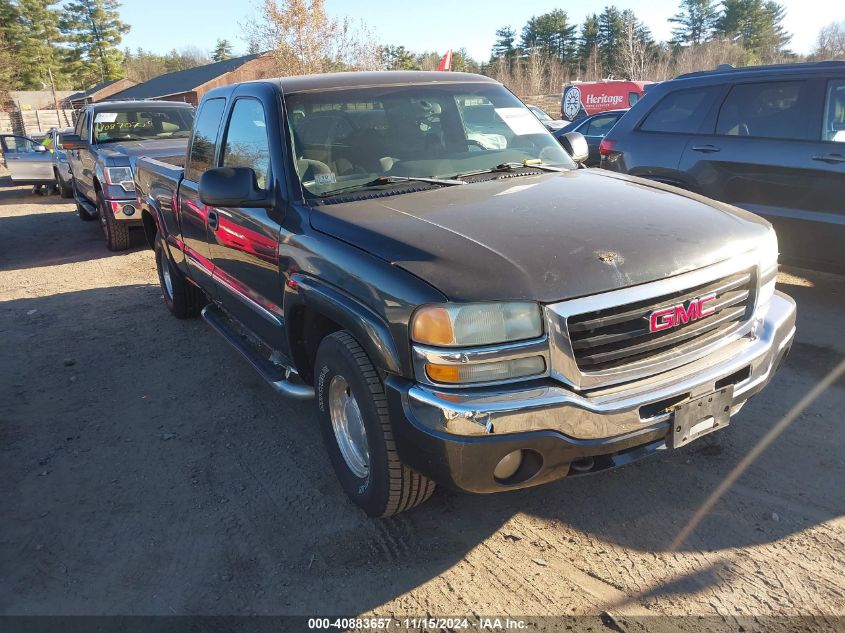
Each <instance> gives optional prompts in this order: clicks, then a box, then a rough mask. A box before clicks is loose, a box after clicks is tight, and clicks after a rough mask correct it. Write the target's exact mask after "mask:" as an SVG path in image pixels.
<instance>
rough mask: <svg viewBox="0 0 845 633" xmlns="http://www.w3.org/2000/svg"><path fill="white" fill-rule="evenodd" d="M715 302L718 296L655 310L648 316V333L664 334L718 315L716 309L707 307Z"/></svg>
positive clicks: (706, 296) (696, 299)
mask: <svg viewBox="0 0 845 633" xmlns="http://www.w3.org/2000/svg"><path fill="white" fill-rule="evenodd" d="M715 300H716V295H715V294H709V295H704V296H703V297H696V298H695V299H690V300H689V301H687V302H686V304H683V303H681V304H678V305H675V306H672V307H670V308H660V309H659V310H655V311H654V312H652V313H651V314H650V315H648V331H649V332H662V331H663V330H668V329H670V328H673V327H678V326H679V325H682V324H684V323H691V322H692V321H698V320H699V319H703V318H704V317H708V316H710V315H711V314H716V309H715V308H713V307H710V306H708V305H707V304H708V303H710V302H711V301H715Z"/></svg>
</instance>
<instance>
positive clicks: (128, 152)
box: [97, 138, 188, 170]
mask: <svg viewBox="0 0 845 633" xmlns="http://www.w3.org/2000/svg"><path fill="white" fill-rule="evenodd" d="M187 148H188V139H186V138H173V139H170V138H163V139H156V140H149V141H126V142H124V143H109V144H107V145H101V146H100V147H98V148H97V152H98V153H99V154H100V156H102V157H103V158H104V159H105V160H106V162H107V163H109V164H111V163H112V161H115V164H122V165H125V164H126V163H125V162H123V161H116V160H115V159H122V158H128V159H129V164H130V165H132V169H133V170H134V169H135V161H136V160H138V158H140V157H141V156H148V157H150V158H158V159H159V160H161V159H162V158H175V157H179V158H182V159H184V156H185V152H186V150H187Z"/></svg>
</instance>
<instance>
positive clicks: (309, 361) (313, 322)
mask: <svg viewBox="0 0 845 633" xmlns="http://www.w3.org/2000/svg"><path fill="white" fill-rule="evenodd" d="M288 328H289V332H290V335H289V340H290V345H291V355H292V356H293V358H292V360H293V362H294V365H295V366H296V368H297V370H298V371H299V376H300V378H302V380H303V381H304V382H306V383H307V384H309V385H312V384H314V361H315V360H316V357H317V349H318V348H319V347H320V342H321V341H322V340H323V339H324V338H325V337H327V336H328V335H329V334H331V333H332V332H337V331H338V330H342V329H343V328H342V327H341V326H340V324H338V323H336V322H335V321H332V320H331V319H329V318H328V317H326V316H324V315H323V314H321V313H319V312H317V311H316V310H312V309H311V308H308V307H302V308H299V309H297V310H296V311H295V312H294V313H293V314H291V316H290V318H289V319H288Z"/></svg>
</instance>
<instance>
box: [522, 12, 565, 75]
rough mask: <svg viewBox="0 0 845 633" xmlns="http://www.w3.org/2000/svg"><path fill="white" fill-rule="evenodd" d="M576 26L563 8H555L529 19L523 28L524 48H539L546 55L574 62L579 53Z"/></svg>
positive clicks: (562, 60)
mask: <svg viewBox="0 0 845 633" xmlns="http://www.w3.org/2000/svg"><path fill="white" fill-rule="evenodd" d="M575 31H576V26H575V25H574V24H571V23H570V22H569V16H568V15H567V14H566V11H564V10H563V9H555V10H554V11H551V12H549V13H544V14H543V15H539V16H536V17H532V18H531V19H529V20H528V22H527V23H526V25H525V26H524V27H523V28H522V42H521V45H522V48H523V49H524V50H532V49H539V50H540V52H541V53H543V54H544V55H545V56H547V57H550V58H553V59H557V60H559V61H561V62H563V63H565V64H570V65H571V64H573V63H574V62H575V58H576V55H577V50H578V49H577V42H576V39H575Z"/></svg>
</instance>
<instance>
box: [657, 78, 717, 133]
mask: <svg viewBox="0 0 845 633" xmlns="http://www.w3.org/2000/svg"><path fill="white" fill-rule="evenodd" d="M716 90H718V88H717V87H715V86H706V87H704V88H696V89H693V90H678V91H677V92H672V93H669V94H668V95H666V96H665V97H663V100H662V101H661V102H660V103H658V104H657V106H656V107H655V108H654V109H653V110H652V111H651V112H650V113H649V115H648V116H647V117H646V120H645V121H643V124H642V125H641V126H640V129H641V130H643V131H644V132H674V133H681V134H695V133H696V132H698V129H699V127H700V126H701V120H702V119H703V118H704V115H705V114H706V113H707V110H708V108H709V107H710V102H711V100H712V99H713V96H714V95H715V94H716Z"/></svg>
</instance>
